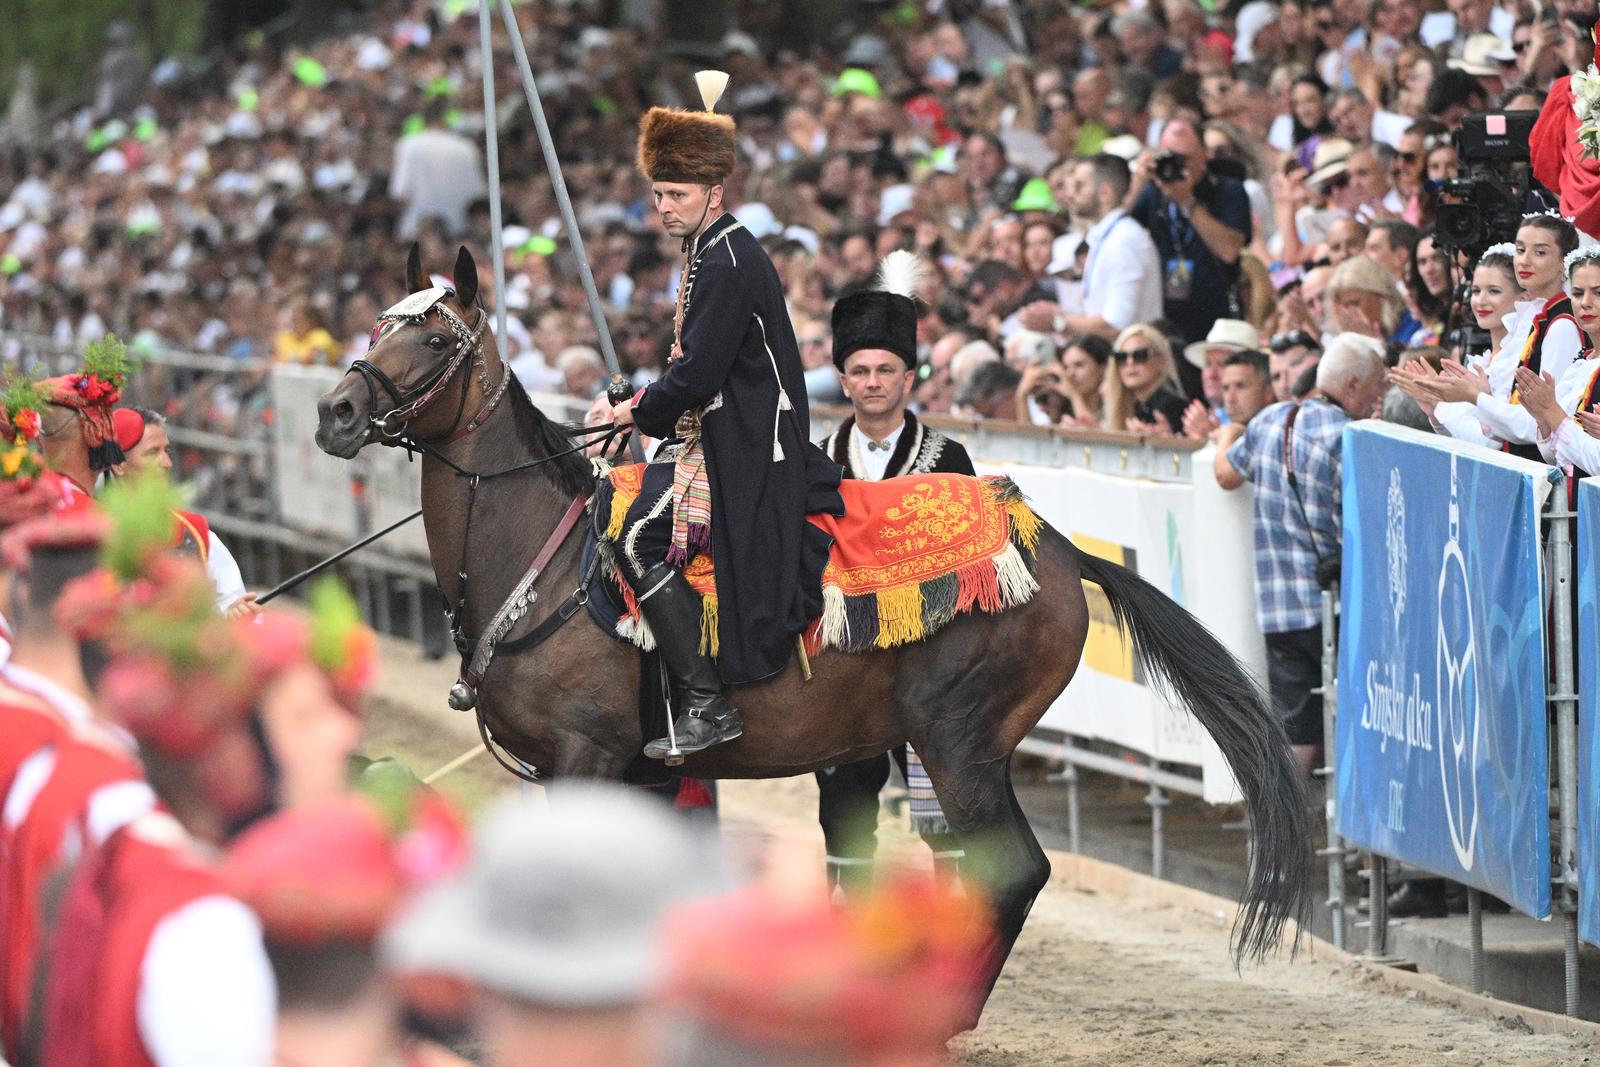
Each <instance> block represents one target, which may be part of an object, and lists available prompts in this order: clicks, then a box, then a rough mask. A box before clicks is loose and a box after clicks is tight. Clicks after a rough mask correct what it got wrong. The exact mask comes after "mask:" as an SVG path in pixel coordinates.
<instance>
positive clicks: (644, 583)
mask: <svg viewBox="0 0 1600 1067" xmlns="http://www.w3.org/2000/svg"><path fill="white" fill-rule="evenodd" d="M695 77H696V81H697V83H698V84H699V85H700V90H701V97H702V99H703V100H704V102H705V105H706V110H705V111H681V110H673V109H668V108H659V107H657V108H651V109H650V110H649V111H648V112H647V113H646V114H645V116H644V118H643V119H642V120H641V121H640V124H639V129H640V133H639V169H640V170H641V171H643V172H644V175H645V177H646V178H648V179H649V180H650V183H651V192H652V195H653V196H654V201H655V206H656V213H657V215H658V216H659V217H660V219H661V223H662V225H663V227H664V228H665V229H666V231H667V233H669V234H671V235H672V236H674V237H677V238H680V239H681V240H682V242H683V254H684V263H683V270H682V273H681V275H680V277H679V282H678V301H677V310H676V313H675V319H674V332H675V337H676V341H675V343H674V345H673V349H672V353H671V355H670V357H669V362H668V365H667V369H666V372H665V373H664V374H663V375H662V376H661V378H660V379H658V380H657V381H655V382H653V383H651V384H650V385H648V386H646V387H645V388H644V389H642V390H640V391H639V392H638V393H637V394H635V395H634V397H633V398H632V399H631V400H628V401H625V402H624V403H622V404H619V405H617V406H616V407H614V408H613V409H612V417H613V419H614V420H615V421H616V422H617V423H618V424H619V425H629V424H636V425H637V426H638V427H639V429H640V430H641V431H643V432H644V433H647V434H649V435H650V436H652V437H659V438H667V439H668V440H667V441H666V443H665V444H663V446H662V448H661V450H660V452H658V453H657V456H656V461H655V462H652V463H651V464H650V466H649V468H648V470H647V471H646V473H645V477H644V488H643V491H642V492H641V493H640V494H639V498H638V500H637V501H636V502H635V503H634V505H633V507H632V508H630V509H629V511H628V514H627V516H626V519H625V520H624V523H623V534H622V537H621V539H620V542H619V546H618V547H619V549H620V551H619V553H618V555H619V559H618V565H619V569H620V570H621V572H622V574H623V577H624V578H625V579H626V581H627V582H628V583H629V585H630V586H631V587H632V589H633V591H634V594H635V595H636V596H637V598H638V600H639V604H640V609H641V611H642V613H643V615H644V619H645V621H646V622H647V623H648V624H649V626H650V629H651V631H652V632H653V634H654V637H655V640H656V645H657V647H658V648H660V650H661V654H662V659H663V660H664V661H665V662H666V665H667V670H668V672H669V673H670V674H671V675H672V680H673V683H674V690H675V692H676V695H677V698H678V699H677V704H678V710H679V712H680V713H679V715H678V717H677V721H676V723H675V736H676V738H677V742H678V747H679V749H680V750H681V751H683V752H685V753H691V752H699V751H700V750H702V749H705V748H709V747H710V746H712V745H715V744H720V743H721V742H724V741H731V740H733V739H734V738H736V737H738V736H739V735H740V733H741V732H742V730H743V726H742V723H741V722H740V719H739V715H738V712H736V711H735V710H734V709H733V707H732V706H731V705H730V704H729V703H728V702H727V700H726V699H724V698H723V696H722V687H723V685H724V684H728V685H739V684H744V683H747V682H755V681H760V680H761V679H763V678H767V677H770V676H771V675H774V674H776V673H778V672H779V671H781V670H782V669H783V668H784V665H785V664H786V663H787V662H788V660H789V658H790V656H791V654H792V651H793V648H794V638H795V636H796V635H798V634H799V633H801V631H803V630H804V629H805V627H806V626H807V625H808V624H809V623H810V621H811V620H812V619H814V618H817V617H818V616H819V615H820V614H821V613H822V572H823V569H824V568H825V567H826V565H827V561H828V546H829V538H828V536H827V535H826V534H824V533H823V532H821V531H820V530H818V529H817V528H816V527H814V526H813V525H811V524H810V523H808V522H807V521H806V515H807V514H816V513H827V514H834V515H837V514H841V513H842V512H843V507H844V505H843V502H842V501H841V499H840V497H839V493H838V484H839V469H838V468H837V467H836V466H834V464H833V463H831V462H830V461H829V460H828V457H827V456H825V455H823V453H822V452H821V451H820V450H819V449H817V448H816V447H815V446H814V445H812V444H811V443H810V442H809V441H808V440H807V436H806V435H807V432H808V429H809V425H810V414H809V412H808V410H807V408H806V387H805V372H804V369H803V368H802V366H801V363H800V350H799V346H798V345H797V344H796V343H795V339H794V329H793V327H792V326H791V325H790V323H789V313H788V308H787V306H786V304H785V302H784V291H783V283H782V282H781V281H780V280H779V278H778V272H777V271H776V270H775V269H774V268H773V266H772V261H771V260H770V259H768V258H767V254H766V252H765V250H764V249H762V247H761V244H760V243H759V242H758V241H757V240H756V238H755V237H753V236H752V235H751V234H750V233H749V231H747V230H746V229H745V228H744V227H743V225H742V224H741V223H740V222H739V220H738V219H736V218H734V217H733V216H732V215H731V214H729V213H728V212H727V210H726V208H725V206H724V204H723V199H722V198H723V183H724V182H725V181H726V180H727V177H728V175H729V173H731V172H732V170H733V168H734V164H735V149H736V143H735V137H734V125H733V120H732V119H730V118H727V117H726V116H723V115H718V114H716V113H715V112H713V111H712V108H713V107H715V105H716V102H717V100H718V99H719V98H720V97H721V95H722V90H723V89H724V88H725V87H726V85H727V75H725V74H721V73H718V72H715V71H702V72H700V73H699V74H697V75H696V76H695ZM707 551H709V552H710V553H711V555H712V557H713V558H714V559H715V560H716V583H717V600H718V607H719V613H718V617H717V619H716V622H715V633H714V634H712V635H711V637H712V640H710V641H708V642H706V646H707V647H702V642H701V606H700V600H699V597H698V596H696V595H695V593H694V592H693V590H692V589H691V588H690V586H689V584H688V582H687V581H686V580H685V579H684V578H683V575H682V573H681V568H682V567H683V566H685V565H686V564H687V563H688V561H689V560H690V559H691V558H692V557H693V556H694V555H695V554H696V553H699V552H707ZM713 654H714V655H715V657H716V658H715V661H713V659H712V655H713ZM669 747H670V746H669V744H668V742H667V740H666V739H665V738H661V739H659V740H656V741H652V742H650V743H649V744H647V745H646V746H645V749H644V751H645V755H647V756H650V757H652V758H655V759H661V758H664V757H665V756H666V755H667V752H668V750H669Z"/></svg>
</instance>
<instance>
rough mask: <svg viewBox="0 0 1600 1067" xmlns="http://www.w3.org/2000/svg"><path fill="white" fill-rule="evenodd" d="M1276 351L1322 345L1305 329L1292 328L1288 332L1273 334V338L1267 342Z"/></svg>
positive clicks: (1319, 346)
mask: <svg viewBox="0 0 1600 1067" xmlns="http://www.w3.org/2000/svg"><path fill="white" fill-rule="evenodd" d="M1267 345H1268V347H1269V348H1271V349H1272V350H1273V351H1274V352H1287V351H1289V349H1291V348H1321V347H1322V345H1321V344H1320V342H1318V340H1317V339H1316V338H1315V337H1312V336H1311V335H1310V334H1309V333H1307V332H1306V331H1304V330H1290V331H1289V332H1288V333H1279V334H1273V335H1272V340H1271V341H1269V342H1267Z"/></svg>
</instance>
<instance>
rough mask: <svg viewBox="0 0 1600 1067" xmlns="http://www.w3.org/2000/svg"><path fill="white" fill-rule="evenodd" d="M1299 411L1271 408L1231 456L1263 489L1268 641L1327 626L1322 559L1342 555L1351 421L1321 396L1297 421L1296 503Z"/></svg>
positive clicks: (1262, 616) (1259, 560)
mask: <svg viewBox="0 0 1600 1067" xmlns="http://www.w3.org/2000/svg"><path fill="white" fill-rule="evenodd" d="M1293 408H1294V405H1293V404H1290V403H1285V404H1274V405H1272V406H1271V407H1269V408H1267V409H1265V410H1264V411H1262V412H1261V413H1260V414H1259V415H1257V416H1256V417H1255V418H1253V419H1251V420H1250V425H1249V427H1248V428H1247V429H1246V430H1245V433H1244V436H1243V437H1241V438H1239V440H1237V441H1235V442H1234V444H1233V447H1232V448H1230V449H1229V450H1228V462H1229V463H1231V464H1233V469H1234V470H1236V471H1238V472H1239V474H1240V475H1242V476H1243V477H1244V478H1246V479H1247V480H1249V481H1251V482H1253V483H1254V484H1255V488H1256V499H1255V524H1254V525H1255V550H1256V620H1257V621H1258V622H1259V623H1260V624H1261V632H1262V633H1265V634H1277V633H1286V632H1288V631H1291V630H1305V629H1309V628H1310V627H1312V626H1317V625H1319V624H1320V623H1321V621H1322V591H1321V590H1320V589H1319V588H1318V587H1317V556H1318V554H1319V553H1320V554H1322V555H1323V556H1329V557H1333V556H1337V555H1338V554H1339V508H1340V502H1341V499H1342V486H1341V483H1340V468H1341V452H1340V450H1341V448H1342V441H1343V436H1344V428H1345V426H1346V425H1347V424H1348V423H1349V422H1350V416H1348V415H1346V414H1345V413H1344V410H1343V409H1342V408H1340V407H1338V406H1337V405H1335V404H1330V403H1329V402H1328V401H1326V400H1323V399H1321V398H1320V397H1313V398H1311V399H1309V400H1307V401H1305V402H1304V403H1302V404H1301V405H1300V414H1299V415H1298V416H1297V417H1296V418H1295V422H1294V470H1295V475H1296V476H1297V478H1298V479H1299V482H1300V499H1299V501H1296V499H1295V492H1294V490H1293V489H1292V488H1290V486H1289V478H1288V472H1287V471H1285V469H1284V466H1283V459H1284V456H1283V453H1284V447H1283V445H1284V422H1285V420H1286V419H1287V418H1288V416H1289V412H1290V411H1291V410H1292V409H1293ZM1301 502H1303V503H1304V505H1305V510H1304V511H1302V510H1301ZM1308 523H1309V526H1308V525H1307V524H1308Z"/></svg>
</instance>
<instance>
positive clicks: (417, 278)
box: [406, 241, 428, 293]
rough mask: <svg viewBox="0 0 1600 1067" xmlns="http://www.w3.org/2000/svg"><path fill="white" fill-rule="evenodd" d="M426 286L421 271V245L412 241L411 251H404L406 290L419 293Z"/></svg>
mask: <svg viewBox="0 0 1600 1067" xmlns="http://www.w3.org/2000/svg"><path fill="white" fill-rule="evenodd" d="M427 287H428V279H427V276H426V275H424V274H423V273H422V246H421V245H419V244H418V243H417V242H415V241H413V242H411V251H410V252H408V253H406V292H407V293H420V292H422V290H424V289H426V288H427Z"/></svg>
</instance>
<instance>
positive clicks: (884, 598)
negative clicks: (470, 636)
mask: <svg viewBox="0 0 1600 1067" xmlns="http://www.w3.org/2000/svg"><path fill="white" fill-rule="evenodd" d="M609 477H610V480H611V493H610V501H609V508H610V510H609V513H608V514H607V516H606V519H607V520H608V521H607V523H606V527H605V531H604V534H603V535H602V537H601V543H602V546H608V543H614V542H615V541H616V539H617V538H619V537H620V536H621V535H622V524H623V519H624V517H625V516H626V515H627V512H628V507H629V506H630V505H631V504H632V503H633V502H634V500H635V499H637V498H638V496H639V491H640V488H641V485H642V483H643V478H644V468H643V466H642V465H638V464H634V465H630V466H624V467H617V468H614V469H613V470H612V471H611V472H610V475H609ZM839 492H840V494H841V495H842V496H843V497H844V502H845V513H844V515H843V516H842V517H837V518H836V517H834V516H831V515H816V516H812V517H811V518H810V521H811V522H812V523H813V524H814V525H816V526H818V527H820V528H821V529H823V530H825V531H827V533H828V534H829V535H830V536H831V537H832V538H833V550H832V553H831V555H830V558H829V561H828V566H827V569H826V571H824V573H823V576H822V598H823V612H822V618H820V619H818V620H816V621H815V622H814V623H813V624H812V626H811V627H810V629H809V630H808V631H807V635H806V637H807V645H808V646H809V648H810V649H811V650H812V651H813V652H814V651H818V650H820V649H822V648H837V649H842V650H844V651H848V652H862V651H866V650H868V649H873V648H892V647H894V646H896V645H903V644H907V643H909V642H912V641H920V640H922V639H923V638H925V637H930V636H932V635H933V634H934V633H937V632H938V631H939V630H940V629H941V628H943V627H944V625H945V624H946V623H948V622H949V621H950V620H951V619H953V618H955V617H956V616H957V615H959V614H962V613H964V612H969V611H973V610H974V609H976V610H979V611H986V612H999V611H1004V610H1005V609H1006V608H1010V607H1015V606H1016V605H1019V604H1025V603H1027V602H1028V601H1029V600H1030V599H1032V597H1033V594H1034V592H1035V591H1036V590H1037V589H1038V588H1039V587H1038V584H1037V583H1036V582H1035V581H1034V579H1033V571H1032V567H1031V559H1032V556H1033V553H1034V550H1035V549H1036V548H1037V547H1038V543H1039V532H1040V528H1041V520H1040V519H1039V517H1038V516H1037V515H1036V514H1034V511H1033V509H1032V508H1031V507H1029V506H1028V503H1027V501H1026V499H1025V498H1024V497H1023V495H1022V491H1021V490H1020V489H1018V488H1017V486H1016V484H1015V483H1014V482H1012V481H1011V479H1009V478H1005V477H989V478H971V477H967V476H965V475H960V474H917V475H910V476H908V477H904V478H891V479H889V480H888V481H883V482H867V481H858V480H855V479H846V480H845V481H844V482H843V484H841V485H840V487H839ZM602 500H603V497H602ZM711 521H712V523H713V524H715V523H716V516H715V515H713V516H712V520H711ZM607 555H609V553H607ZM607 573H608V575H609V579H608V580H610V581H612V582H614V583H615V588H616V590H617V591H618V593H619V594H620V597H621V599H622V601H623V603H624V611H623V615H622V619H621V621H620V622H618V624H617V626H616V632H617V635H618V636H619V637H624V638H627V639H629V640H631V641H633V642H634V643H635V644H637V645H639V646H640V647H641V648H650V647H653V646H654V643H655V642H654V640H653V639H652V638H651V636H650V635H649V632H648V629H647V628H646V627H645V626H644V624H643V622H642V620H641V619H640V617H639V611H638V605H637V604H635V603H634V601H633V594H632V592H631V590H629V589H628V588H627V586H626V583H624V582H623V581H622V579H621V576H620V575H618V574H616V573H615V567H614V566H613V565H609V564H608V566H607ZM684 576H685V577H686V578H687V579H688V580H689V584H690V585H692V586H693V587H694V589H695V591H696V592H698V593H699V594H700V595H701V598H702V604H703V607H702V615H701V646H702V649H703V650H705V651H707V652H709V653H710V654H712V655H715V654H716V651H717V644H718V642H717V583H716V564H715V561H714V560H713V559H712V557H711V555H710V554H709V553H704V552H702V553H700V554H698V555H696V556H694V557H693V558H691V559H690V561H689V564H688V566H687V567H685V568H684Z"/></svg>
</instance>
